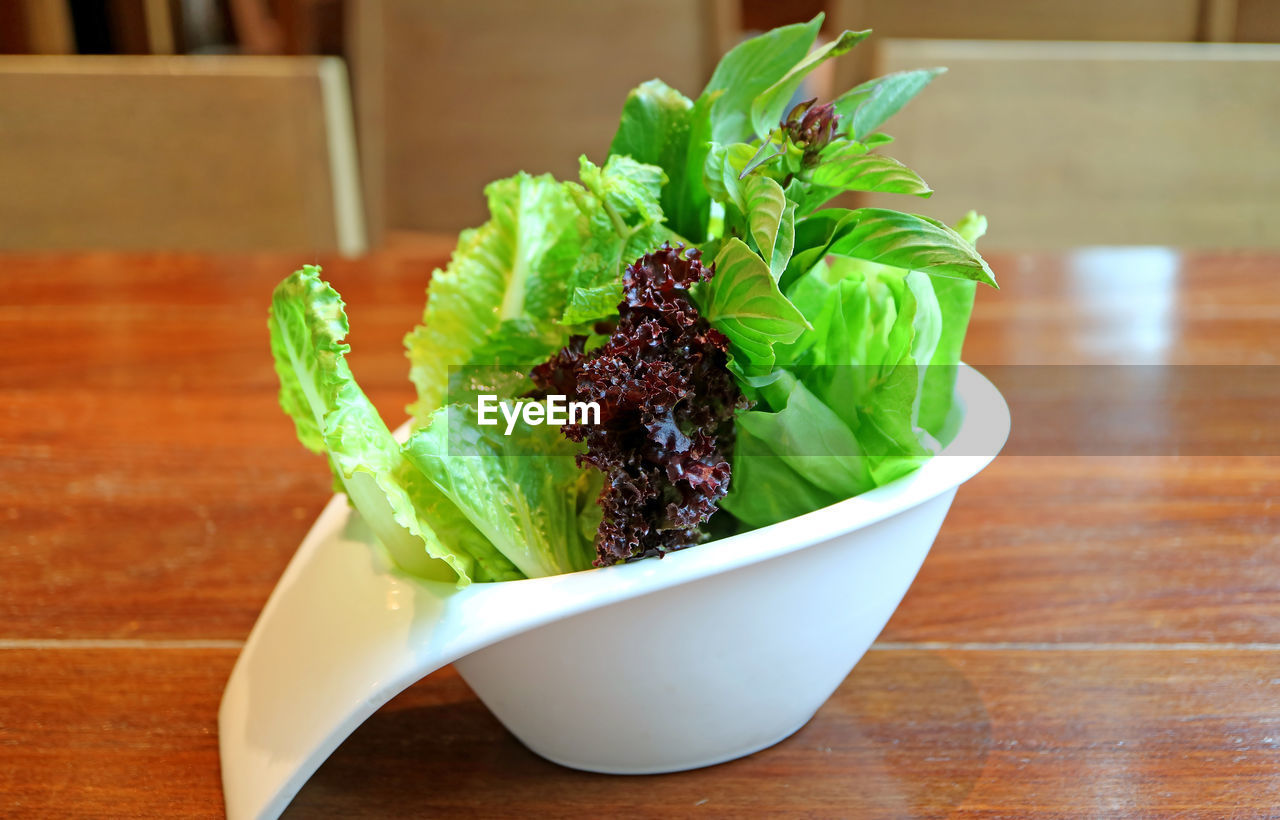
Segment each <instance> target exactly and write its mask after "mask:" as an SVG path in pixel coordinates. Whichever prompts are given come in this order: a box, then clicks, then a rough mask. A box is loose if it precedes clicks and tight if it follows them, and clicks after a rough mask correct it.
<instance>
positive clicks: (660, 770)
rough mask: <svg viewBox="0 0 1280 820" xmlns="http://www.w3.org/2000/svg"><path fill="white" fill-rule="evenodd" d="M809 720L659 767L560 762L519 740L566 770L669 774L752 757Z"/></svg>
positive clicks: (794, 731) (808, 718) (782, 739)
mask: <svg viewBox="0 0 1280 820" xmlns="http://www.w3.org/2000/svg"><path fill="white" fill-rule="evenodd" d="M814 714H817V713H816V712H815V713H814ZM811 720H813V715H809V716H808V717H806V718H805V719H804V720H802V721H800V722H799V723H797V724H796V725H795V726H792V727H791V728H790V729H787V730H786V731H785V732H782V733H781V734H779V735H777V736H776V737H774V738H771V739H769V740H766V741H765V742H764V743H755V744H752V745H750V746H747V747H745V748H742V749H737V750H735V751H732V752H729V753H727V754H718V755H715V756H713V757H708V758H704V759H702V760H697V761H693V762H690V763H677V764H674V765H671V764H666V765H659V766H639V767H629V766H600V765H599V764H593V763H574V762H570V761H568V760H562V759H560V758H558V757H555V756H553V755H549V754H543V753H542V752H540V751H538V749H537V748H536V747H534V746H530V745H529V744H528V743H524V741H523V740H521V741H520V742H521V743H522V744H523V745H524V746H525V748H527V749H528V750H529V751H531V752H533V753H534V754H536V755H537V756H538V757H540V758H542V759H543V760H549V761H551V762H552V763H555V764H556V765H557V766H564V767H565V768H566V769H577V770H578V771H581V772H594V773H596V774H616V775H646V774H671V773H673V772H687V771H691V770H693V769H705V768H706V767H708V766H718V765H719V764H721V763H728V762H729V761H730V760H737V759H739V758H742V757H747V756H748V755H753V754H755V753H756V752H761V751H764V750H765V749H768V748H769V747H770V746H776V745H777V744H779V743H781V742H782V741H784V740H786V739H787V738H789V737H791V736H792V735H794V734H795V733H796V732H798V731H800V730H801V729H803V728H804V727H805V726H806V725H807V724H808V723H809V721H811ZM516 739H517V740H519V738H516Z"/></svg>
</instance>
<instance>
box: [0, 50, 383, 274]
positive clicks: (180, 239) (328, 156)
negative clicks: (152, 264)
mask: <svg viewBox="0 0 1280 820" xmlns="http://www.w3.org/2000/svg"><path fill="white" fill-rule="evenodd" d="M0 180H3V182H2V183H0V249H6V250H11V249H78V248H110V249H148V248H156V249H180V250H237V251H240V250H295V251H307V252H327V251H338V252H340V253H345V254H354V253H358V252H360V251H361V250H362V249H363V248H364V245H365V238H364V224H363V213H362V208H361V203H360V183H359V178H358V166H357V163H356V156H355V145H354V127H353V124H352V119H351V111H350V96H349V90H348V86H347V80H346V71H345V68H344V66H343V63H342V61H341V60H339V59H337V58H311V57H113V56H104V57H0Z"/></svg>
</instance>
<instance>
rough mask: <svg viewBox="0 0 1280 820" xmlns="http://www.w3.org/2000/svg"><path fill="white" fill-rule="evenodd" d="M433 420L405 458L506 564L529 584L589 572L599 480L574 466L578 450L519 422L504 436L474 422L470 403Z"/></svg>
mask: <svg viewBox="0 0 1280 820" xmlns="http://www.w3.org/2000/svg"><path fill="white" fill-rule="evenodd" d="M504 404H506V405H507V406H508V407H511V405H512V404H513V402H511V401H507V402H504ZM435 416H436V418H435V419H434V420H433V422H432V423H431V424H430V425H429V426H427V427H426V428H425V429H420V430H418V431H417V432H415V433H414V434H413V435H412V436H410V438H409V441H408V442H407V443H406V444H405V454H406V455H407V457H408V459H409V461H410V462H411V463H412V464H413V465H414V466H416V467H417V468H418V469H419V470H421V471H422V473H423V474H424V475H425V476H426V477H427V478H428V479H429V480H430V482H431V483H432V484H433V485H434V486H435V488H436V489H437V490H438V491H439V492H441V493H443V494H444V495H445V496H446V497H447V498H448V499H449V500H450V501H451V502H452V503H453V504H454V505H456V507H457V509H459V510H460V511H461V512H462V514H463V515H464V516H466V519H467V520H468V521H469V522H470V523H471V524H472V525H473V526H474V527H475V528H476V529H478V530H479V531H480V532H482V533H483V534H484V536H485V537H486V538H487V539H488V540H489V541H490V542H491V543H493V544H494V545H495V546H496V547H497V549H498V550H499V551H500V552H501V553H502V554H503V555H504V556H505V557H506V558H507V559H508V560H510V561H511V562H512V563H513V564H514V565H515V566H516V567H518V568H519V570H520V571H521V572H523V573H524V574H525V575H527V576H529V577H530V578H537V577H541V576H544V575H555V574H558V573H562V572H575V571H577V570H582V569H589V568H590V567H591V562H592V561H593V560H594V559H595V555H596V553H595V547H594V546H593V543H592V537H593V536H594V534H595V530H596V528H597V527H598V526H599V523H600V508H599V507H598V506H596V505H595V503H594V501H595V498H596V496H597V495H599V493H600V487H601V478H600V473H599V472H598V471H595V470H592V471H587V470H584V469H582V468H580V467H578V466H577V464H576V463H575V456H576V455H577V454H578V452H580V450H581V449H582V448H581V446H580V445H576V444H574V443H572V442H570V441H568V440H567V439H565V438H564V437H563V436H561V435H560V430H559V428H557V427H553V426H550V425H539V426H529V425H527V424H525V423H524V422H523V421H520V422H518V423H517V424H516V426H515V428H514V429H513V430H512V433H511V435H504V432H503V430H502V429H501V428H500V427H498V426H481V425H480V424H478V423H477V417H476V409H475V407H473V406H470V405H460V404H454V405H448V406H446V407H443V408H441V409H440V410H438V411H436V413H435Z"/></svg>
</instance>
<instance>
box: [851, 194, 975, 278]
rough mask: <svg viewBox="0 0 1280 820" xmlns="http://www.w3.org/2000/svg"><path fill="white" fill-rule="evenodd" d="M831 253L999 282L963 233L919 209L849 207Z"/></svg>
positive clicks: (946, 274)
mask: <svg viewBox="0 0 1280 820" xmlns="http://www.w3.org/2000/svg"><path fill="white" fill-rule="evenodd" d="M827 252H828V253H835V254H842V255H844V256H851V257H853V258H854V259H865V260H867V261H868V262H877V263H879V264H881V265H890V266H892V267H895V268H903V269H904V270H918V271H923V272H924V273H928V274H930V275H933V276H950V277H952V278H955V279H972V280H974V281H976V282H983V283H985V284H988V285H991V286H992V287H998V286H997V285H996V280H995V275H994V274H993V273H992V272H991V268H990V267H988V265H987V263H986V261H985V260H984V259H983V258H982V257H981V256H979V255H978V252H977V251H975V250H974V249H973V245H971V244H969V243H968V242H966V241H965V240H964V237H962V236H960V234H958V233H956V232H955V231H953V230H951V229H950V228H948V227H947V226H946V225H943V224H942V223H941V222H938V221H937V220H935V219H929V218H928V217H923V216H916V215H915V214H904V213H899V212H898V211H890V210H886V209H884V208H859V209H857V210H855V211H850V212H849V217H847V221H844V222H842V223H841V224H840V228H839V232H838V235H837V236H836V238H834V239H833V241H832V242H831V243H830V245H828V247H827Z"/></svg>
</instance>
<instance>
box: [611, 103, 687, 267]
mask: <svg viewBox="0 0 1280 820" xmlns="http://www.w3.org/2000/svg"><path fill="white" fill-rule="evenodd" d="M710 105H711V103H710V101H707V102H705V103H703V104H702V105H701V106H698V107H695V106H694V104H693V101H692V100H690V99H689V98H688V97H686V96H685V95H683V94H681V93H680V92H679V91H677V90H675V89H674V88H672V87H671V86H669V85H667V84H666V83H664V82H662V81H661V80H650V81H649V82H647V83H643V84H642V85H640V86H639V87H638V88H636V89H635V90H633V91H632V92H631V93H630V94H629V95H628V96H627V102H626V104H625V105H624V106H623V108H622V119H621V121H620V122H619V123H618V130H617V132H616V133H615V134H614V137H613V143H612V144H611V145H610V146H609V156H610V157H612V156H615V155H622V156H629V157H631V158H632V159H633V160H635V161H637V162H641V163H646V164H648V165H652V166H656V167H658V168H661V169H662V170H663V172H665V173H666V175H667V180H668V182H667V185H666V186H665V187H663V189H662V196H661V200H660V201H661V205H662V212H663V213H664V214H666V218H667V222H668V225H669V226H670V227H671V229H672V230H674V231H675V232H676V233H678V234H680V235H681V236H685V237H689V238H690V239H691V240H693V241H695V242H698V241H701V240H702V239H703V238H705V237H706V233H707V219H708V216H709V213H710V204H711V200H710V198H709V197H708V196H707V191H706V188H704V187H703V185H702V155H704V154H705V152H706V142H707V141H708V140H709V139H710V111H709V109H710ZM695 140H696V141H697V142H698V143H700V144H699V145H695ZM699 152H701V153H699ZM693 154H698V156H697V157H691V155H693Z"/></svg>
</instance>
